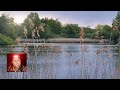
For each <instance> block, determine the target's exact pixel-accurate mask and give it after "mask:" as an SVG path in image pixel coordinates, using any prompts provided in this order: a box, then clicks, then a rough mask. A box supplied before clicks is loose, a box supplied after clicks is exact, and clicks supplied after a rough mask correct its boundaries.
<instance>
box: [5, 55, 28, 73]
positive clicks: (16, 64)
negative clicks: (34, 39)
mask: <svg viewBox="0 0 120 90" xmlns="http://www.w3.org/2000/svg"><path fill="white" fill-rule="evenodd" d="M26 66H27V55H26V54H15V53H9V54H7V72H25V71H26V69H27V68H26Z"/></svg>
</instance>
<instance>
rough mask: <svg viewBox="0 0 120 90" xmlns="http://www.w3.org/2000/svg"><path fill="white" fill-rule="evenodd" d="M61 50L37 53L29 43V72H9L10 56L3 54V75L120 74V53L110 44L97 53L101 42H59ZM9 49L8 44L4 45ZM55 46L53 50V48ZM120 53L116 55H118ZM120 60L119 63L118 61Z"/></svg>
mask: <svg viewBox="0 0 120 90" xmlns="http://www.w3.org/2000/svg"><path fill="white" fill-rule="evenodd" d="M58 45H59V46H60V47H61V50H62V51H61V52H54V50H55V49H53V48H52V49H48V48H47V49H45V50H44V51H42V48H40V49H39V50H40V52H37V57H35V52H34V51H33V50H34V47H29V48H28V50H29V53H30V58H29V59H28V62H27V68H28V70H27V72H25V73H22V72H21V73H13V72H12V73H8V72H6V68H5V67H6V57H5V55H4V59H3V55H0V78H6V79H8V78H10V79H11V78H12V79H14V78H15V79H25V78H29V79H51V78H58V79H96V78H97V79H110V78H113V79H114V78H120V69H118V67H120V65H117V64H118V55H117V52H116V51H115V50H114V47H112V46H110V50H109V53H111V54H112V56H111V57H109V56H108V52H105V51H104V49H105V48H106V47H107V46H104V45H102V48H103V51H102V52H101V53H100V54H97V53H96V51H97V50H98V49H99V47H100V46H98V45H82V47H81V45H80V44H74V43H72V44H58ZM3 49H5V48H3ZM50 50H51V51H50ZM114 53H116V55H114ZM116 63H117V64H116Z"/></svg>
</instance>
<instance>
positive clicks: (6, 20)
mask: <svg viewBox="0 0 120 90" xmlns="http://www.w3.org/2000/svg"><path fill="white" fill-rule="evenodd" d="M29 19H30V20H31V21H32V23H31V22H30V20H29ZM40 25H42V26H43V29H44V32H43V31H39V32H36V33H35V35H36V34H38V33H39V35H40V38H45V39H48V38H80V31H81V29H80V27H79V25H78V24H65V25H62V23H61V22H60V21H59V20H58V19H56V20H55V19H53V18H51V19H48V18H47V17H46V18H42V19H40V18H39V15H38V13H36V12H31V13H30V14H29V15H28V16H27V18H25V20H24V21H23V23H21V24H16V23H15V22H14V18H13V17H10V16H9V15H6V14H2V15H1V17H0V44H13V43H14V41H15V40H16V38H18V37H19V38H22V39H23V38H25V35H24V29H26V30H27V38H29V39H32V30H33V29H38V28H39V27H40ZM31 27H32V29H31ZM83 30H84V34H85V35H84V38H90V39H94V38H95V34H96V32H99V36H104V38H105V39H111V40H112V41H114V43H118V38H119V33H118V32H119V30H120V12H118V13H117V15H116V17H115V19H113V23H112V26H109V25H97V26H96V27H95V29H92V28H90V27H83Z"/></svg>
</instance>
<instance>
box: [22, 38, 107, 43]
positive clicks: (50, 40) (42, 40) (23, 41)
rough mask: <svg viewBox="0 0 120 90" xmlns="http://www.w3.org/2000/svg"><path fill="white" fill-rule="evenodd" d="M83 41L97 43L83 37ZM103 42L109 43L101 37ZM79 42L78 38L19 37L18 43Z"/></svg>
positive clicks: (97, 41)
mask: <svg viewBox="0 0 120 90" xmlns="http://www.w3.org/2000/svg"><path fill="white" fill-rule="evenodd" d="M83 41H84V43H99V40H95V39H88V38H86V39H83ZM103 41H104V43H109V40H108V39H103ZM26 42H28V43H43V42H45V43H80V39H79V38H55V39H34V41H33V39H20V43H26Z"/></svg>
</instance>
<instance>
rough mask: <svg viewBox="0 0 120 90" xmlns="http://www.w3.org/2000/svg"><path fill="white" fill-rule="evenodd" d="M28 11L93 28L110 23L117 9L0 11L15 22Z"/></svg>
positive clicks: (20, 20)
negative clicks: (8, 15)
mask: <svg viewBox="0 0 120 90" xmlns="http://www.w3.org/2000/svg"><path fill="white" fill-rule="evenodd" d="M30 12H37V13H38V14H39V17H40V18H44V17H48V18H54V19H58V20H59V21H60V22H61V23H62V24H66V23H71V24H78V25H79V26H84V27H86V26H90V27H91V28H95V26H96V25H97V24H102V25H105V24H107V25H111V24H112V21H113V19H114V18H115V17H116V15H117V11H0V15H1V14H2V13H5V14H10V16H11V17H13V18H14V21H15V22H16V23H22V22H23V20H24V19H25V18H26V17H27V15H28V14H30Z"/></svg>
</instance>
